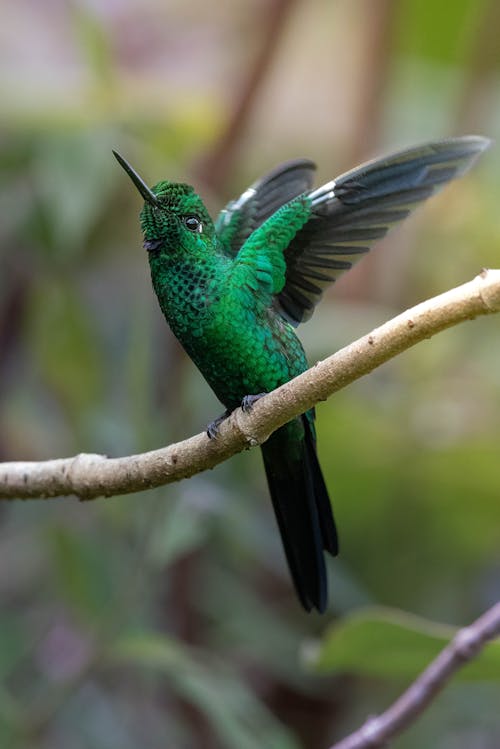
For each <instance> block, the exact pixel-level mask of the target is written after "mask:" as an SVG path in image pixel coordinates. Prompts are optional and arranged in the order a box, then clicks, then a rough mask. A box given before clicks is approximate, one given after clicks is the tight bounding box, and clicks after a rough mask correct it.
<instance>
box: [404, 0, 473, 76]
mask: <svg viewBox="0 0 500 749" xmlns="http://www.w3.org/2000/svg"><path fill="white" fill-rule="evenodd" d="M486 2H488V0H455V2H454V3H430V2H422V0H403V2H400V3H399V7H398V11H399V18H398V25H397V28H396V33H395V38H396V39H397V44H398V47H399V49H400V50H401V51H402V52H403V53H404V54H405V55H409V56H411V55H415V56H419V57H422V58H424V59H427V61H428V62H433V61H439V62H442V63H443V62H444V63H453V62H457V61H459V60H460V59H461V57H462V56H463V54H464V52H465V51H466V49H467V48H468V46H469V44H470V42H471V40H472V39H474V34H475V31H476V26H475V24H474V23H472V20H473V19H477V18H478V16H479V15H480V14H481V12H482V10H483V8H484V6H485V4H486Z"/></svg>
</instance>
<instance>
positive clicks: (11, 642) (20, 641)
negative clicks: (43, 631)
mask: <svg viewBox="0 0 500 749" xmlns="http://www.w3.org/2000/svg"><path fill="white" fill-rule="evenodd" d="M25 652H26V633H25V632H24V631H23V627H22V626H21V622H20V621H19V618H18V617H17V616H12V615H9V614H5V613H3V614H2V617H1V619H0V679H3V678H5V677H6V676H7V674H8V673H9V672H10V671H11V669H12V668H13V667H14V666H15V665H16V663H17V662H18V660H19V659H20V658H21V657H22V656H23V655H24V654H25Z"/></svg>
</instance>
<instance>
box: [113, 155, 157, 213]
mask: <svg viewBox="0 0 500 749" xmlns="http://www.w3.org/2000/svg"><path fill="white" fill-rule="evenodd" d="M113 155H114V157H115V159H116V160H117V162H118V163H119V164H120V166H121V167H122V168H123V169H124V170H125V171H126V172H127V174H128V176H129V177H130V179H131V180H132V182H133V183H134V185H135V186H136V187H137V189H138V190H139V192H140V193H141V195H142V197H143V198H144V200H146V201H147V202H148V203H151V205H154V206H159V205H160V203H159V201H158V198H157V197H156V195H155V194H154V192H152V191H151V190H150V189H149V187H148V186H147V184H146V183H145V182H144V180H143V179H142V178H141V177H139V175H138V174H137V172H136V171H135V169H132V167H131V166H130V164H129V163H128V161H125V159H124V158H123V156H120V154H119V153H117V152H116V151H113Z"/></svg>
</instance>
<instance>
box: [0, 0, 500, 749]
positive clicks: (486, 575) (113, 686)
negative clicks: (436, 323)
mask: <svg viewBox="0 0 500 749" xmlns="http://www.w3.org/2000/svg"><path fill="white" fill-rule="evenodd" d="M499 28H500V5H499V4H498V3H497V2H495V0H456V1H455V2H454V3H448V2H444V1H442V0H437V1H436V0H375V1H374V0H350V1H349V2H347V0H337V1H336V2H333V1H332V0H311V1H308V2H305V0H302V2H300V0H295V2H294V1H293V0H246V2H244V1H243V0H240V2H233V3H228V2H225V3H224V2H216V1H215V0H205V1H204V2H202V1H201V0H189V2H186V0H182V2H181V0H166V1H165V0H164V1H160V0H108V2H106V3H100V2H98V0H73V1H72V2H70V1H69V0H67V1H65V0H17V2H15V3H14V2H11V1H10V0H7V2H4V3H3V4H2V6H1V8H0V101H1V115H0V212H1V221H0V243H1V244H0V456H1V459H3V460H23V459H30V460H42V459H45V458H52V457H63V456H70V455H73V454H75V453H77V452H98V453H105V454H107V455H110V456H119V455H126V454H130V453H136V452H141V451H144V450H149V449H154V448H156V447H160V446H162V445H166V444H168V443H169V442H171V441H173V440H180V439H183V438H185V437H188V436H190V435H191V434H194V433H197V432H199V431H201V430H202V429H203V428H204V427H205V425H206V424H207V423H208V422H209V421H210V420H211V419H212V418H213V417H214V416H215V415H217V414H219V412H220V411H221V407H220V405H219V404H218V403H217V402H216V400H215V397H214V396H213V395H212V394H211V392H210V391H209V389H208V386H206V384H205V383H204V381H203V380H202V378H201V375H199V374H198V373H197V371H196V370H195V368H194V366H193V365H192V364H191V363H190V362H189V361H188V360H187V359H186V357H185V355H184V354H183V352H182V351H181V349H180V347H179V346H178V345H177V343H176V341H175V340H174V339H173V336H172V335H171V333H170V331H169V329H168V327H167V325H166V324H165V322H164V320H163V318H162V317H161V314H160V312H159V309H158V308H157V302H156V299H155V298H154V296H153V293H152V290H151V288H150V280H149V271H148V267H147V259H146V253H145V252H144V251H143V250H142V247H141V236H140V231H139V223H138V211H139V209H140V207H141V205H140V200H139V197H138V195H137V193H136V191H135V190H134V189H133V188H132V186H131V184H130V182H129V180H128V179H127V178H126V176H125V175H124V174H123V172H122V171H121V170H120V168H119V167H118V165H117V164H116V162H115V161H114V159H113V158H112V155H111V149H112V148H116V149H118V150H119V151H120V152H121V153H123V154H124V155H125V156H126V157H127V158H128V159H129V160H130V161H131V163H132V164H133V165H134V166H135V167H136V168H137V169H138V170H139V171H140V173H141V174H142V175H143V176H144V178H145V179H146V181H147V182H149V183H150V184H153V183H155V182H157V181H158V180H159V179H162V178H169V179H174V180H181V181H187V182H190V183H192V184H194V185H195V187H196V188H197V190H198V191H199V192H200V193H201V194H202V195H203V197H204V199H205V200H206V203H207V205H208V206H210V208H211V210H212V211H213V212H214V213H215V212H216V211H217V210H219V209H220V208H221V207H222V205H223V204H224V203H225V202H226V200H227V199H229V198H231V197H234V196H236V195H238V194H239V193H240V192H241V191H242V190H243V189H244V188H245V187H246V186H247V185H248V184H249V183H250V182H251V181H253V180H254V179H255V178H256V177H258V176H259V175H260V174H261V173H264V172H265V171H267V170H268V169H269V168H271V167H272V166H274V165H276V164H277V163H279V162H280V161H281V160H284V159H288V158H292V157H296V156H306V157H310V158H312V159H314V160H315V161H316V162H317V163H318V165H319V174H318V181H321V180H324V181H326V180H328V179H331V178H332V177H334V176H335V175H336V174H338V173H339V172H341V171H343V170H345V169H347V168H350V167H352V166H354V165H355V164H356V163H358V162H359V161H361V160H363V159H365V158H368V157H370V156H372V155H375V154H379V153H381V152H384V151H385V152H387V151H391V150H395V149H396V148H400V147H404V146H408V145H412V144H414V143H417V142H420V141H424V140H426V139H431V138H440V137H444V136H448V135H453V134H464V133H469V132H473V133H478V134H484V135H487V136H490V137H492V138H497V140H498V138H499V134H500V99H499V97H498V91H499V83H500V81H499V72H500V54H499V51H498V29H499ZM499 166H500V156H499V150H498V147H495V146H493V147H492V149H491V150H490V151H489V152H487V153H486V154H485V155H484V156H483V157H482V159H481V162H480V164H479V165H478V166H477V167H476V168H475V169H474V171H473V172H472V173H470V175H469V176H467V178H465V179H464V180H462V181H460V182H457V183H456V184H453V185H452V186H450V187H448V188H447V189H446V190H445V192H444V193H442V194H441V195H440V196H438V197H437V198H435V199H433V200H432V201H431V202H430V203H427V204H426V205H425V207H424V208H423V209H421V210H420V211H419V212H418V213H417V215H416V216H415V217H413V218H412V219H411V220H408V221H407V222H406V223H405V224H404V225H403V226H401V227H400V228H399V229H397V230H395V231H394V232H393V233H392V234H391V235H390V236H389V237H388V238H387V240H386V241H384V242H383V243H381V244H380V245H379V246H378V247H377V249H376V251H375V252H374V253H372V254H371V255H370V257H368V258H367V259H365V260H364V261H363V262H362V263H361V264H360V265H359V266H357V267H356V268H355V269H354V270H353V271H352V272H351V273H349V274H348V275H347V276H345V277H344V278H343V279H342V280H341V281H340V282H339V283H338V284H337V286H336V288H332V289H331V290H330V293H328V295H327V296H326V298H325V300H324V301H323V303H322V305H320V307H319V308H318V310H317V312H316V313H315V316H314V318H313V320H312V321H311V322H310V323H308V324H307V325H305V326H304V327H303V328H301V329H300V334H301V337H302V339H303V341H304V343H305V346H306V349H307V351H308V354H309V357H310V360H311V362H314V361H315V360H317V359H320V358H323V357H325V356H327V355H328V354H330V353H332V352H333V351H335V350H336V349H338V348H339V347H341V346H343V345H345V344H346V343H348V342H350V341H351V340H353V339H354V338H356V337H358V336H360V335H362V334H364V333H366V332H368V331H369V330H371V329H372V328H373V327H375V326H376V325H378V324H380V323H382V322H383V321H385V320H386V319H389V318H390V317H392V316H394V315H395V314H397V313H398V312H400V311H401V310H402V309H404V308H405V307H408V306H411V305H412V304H415V303H417V302H419V301H422V300H423V299H425V298H426V297H429V296H432V295H433V294H436V293H439V292H441V291H444V290H446V289H447V288H449V287H451V286H453V285H457V284H459V283H462V282H464V281H466V280H469V279H471V278H472V277H474V276H475V275H476V274H477V273H478V272H479V271H480V269H481V268H482V267H485V266H486V267H488V266H490V267H498V266H499V264H500V212H499V211H498V204H499V200H500V181H499V178H498V174H499ZM498 338H499V320H498V317H497V318H496V319H495V317H494V316H492V317H491V318H488V319H486V318H485V319H478V320H476V321H475V322H473V323H467V324H465V325H461V326H460V327H458V328H455V329H453V330H450V331H448V332H446V333H443V334H441V335H439V336H438V337H436V338H435V339H433V340H432V341H428V342H425V343H423V344H420V345H419V346H417V347H416V348H415V349H413V350H411V351H409V352H408V353H406V354H404V355H402V356H400V357H398V358H396V359H394V360H393V361H391V362H389V363H388V364H386V365H384V366H383V367H381V368H380V369H378V370H377V371H376V372H374V373H373V374H371V375H370V376H368V377H366V378H364V379H363V380H361V381H359V382H357V383H355V384H354V385H353V386H351V387H350V388H348V389H347V390H344V391H342V392H340V393H339V394H338V395H336V396H335V397H333V398H331V399H330V400H329V401H328V402H326V403H323V404H320V406H319V407H318V432H319V452H320V458H321V462H322V465H323V467H324V471H325V475H326V479H327V483H328V485H329V487H330V490H331V496H332V498H333V501H334V505H335V513H336V518H337V523H338V525H339V528H340V532H341V552H342V553H341V556H340V558H339V559H337V560H335V561H333V560H332V564H331V565H330V573H331V574H330V586H331V606H330V609H329V611H328V612H327V614H326V615H325V616H323V617H320V616H317V615H309V616H308V615H306V614H305V613H303V612H302V611H301V610H300V609H299V606H298V603H297V602H296V600H295V597H294V594H293V591H292V589H291V584H290V581H289V577H288V573H287V571H286V569H285V563H284V560H283V554H282V550H281V546H280V543H279V539H278V533H277V530H276V528H275V521H274V518H273V516H272V511H271V507H270V502H269V499H268V495H267V488H266V486H265V480H264V475H263V470H262V466H261V459H260V455H259V453H258V451H251V452H249V453H246V454H244V455H238V456H236V457H235V458H233V459H232V460H230V461H229V462H227V463H225V464H224V465H221V466H219V467H218V468H217V469H216V470H214V471H210V472H208V473H205V474H202V475H199V476H196V477H194V478H193V479H191V480H189V481H184V482H182V483H180V484H178V485H171V486H168V487H165V488H164V489H160V490H157V491H150V492H147V493H143V494H136V495H133V496H126V497H116V498H112V499H106V500H103V499H101V500H96V501H94V502H88V503H78V502H77V501H76V500H75V499H74V498H65V499H55V500H50V501H48V500H47V501H43V502H42V501H30V502H4V503H2V504H1V506H0V560H1V562H0V747H1V748H2V749H3V748H4V747H5V749H18V748H21V747H22V748H23V749H24V748H25V747H26V748H27V747H30V748H33V749H34V748H35V747H36V748H37V749H48V748H49V747H50V749H59V748H62V747H64V749H91V748H92V749H93V748H94V747H95V748H96V749H115V748H116V749H118V748H119V749H137V747H141V749H146V748H151V749H156V748H157V747H168V748H169V749H170V748H173V749H188V748H191V747H204V749H216V748H217V749H218V748H219V747H222V749H233V748H235V747H238V749H254V748H255V749H257V747H259V749H264V748H267V747H269V748H273V749H274V748H278V749H299V748H300V747H304V748H306V747H307V749H326V747H327V746H329V745H330V744H331V743H333V741H334V740H335V739H338V738H340V737H341V736H343V735H344V734H345V733H347V732H348V731H350V730H353V729H354V728H355V727H357V726H358V725H359V724H360V722H362V720H363V719H364V718H365V717H366V716H367V715H368V714H372V713H376V712H377V711H380V710H382V709H383V708H384V707H386V706H387V705H388V704H389V702H390V701H391V700H392V699H393V698H394V697H395V696H396V695H397V694H398V693H399V692H400V691H401V689H402V688H403V686H404V685H406V684H407V683H408V682H409V680H410V679H411V678H412V677H413V676H414V674H415V672H416V670H418V668H420V667H421V666H422V665H423V664H424V663H425V660H426V653H424V656H425V657H424V658H423V660H422V661H418V658H417V657H416V651H417V648H415V647H413V645H412V643H413V641H412V634H411V631H410V630H411V627H410V628H409V630H408V632H407V635H408V637H409V640H408V642H409V647H408V651H407V652H406V656H405V657H403V656H401V657H398V658H397V659H395V661H394V663H395V668H394V669H393V671H394V673H386V672H387V671H389V672H390V671H391V669H390V668H387V666H388V664H389V663H390V662H391V658H392V657H393V656H394V641H393V639H392V636H389V629H390V628H388V629H387V636H385V639H384V636H382V637H381V638H380V637H379V638H378V639H377V642H376V645H375V643H373V647H372V646H371V640H370V638H371V637H372V633H373V632H374V630H373V629H371V628H370V626H368V627H365V628H361V630H360V631H361V633H362V634H361V635H360V637H361V640H358V645H356V647H354V649H353V652H352V653H351V660H350V663H349V664H347V665H346V664H344V665H343V666H341V665H339V664H338V663H336V661H335V658H334V657H333V655H332V654H330V655H331V656H332V657H331V658H330V659H329V652H328V648H329V647H330V644H329V643H330V639H329V638H331V637H332V638H333V640H332V642H334V641H335V635H334V634H333V631H332V632H330V629H329V628H330V627H331V626H332V625H333V624H335V623H336V622H337V623H339V624H340V626H344V627H345V628H346V629H345V630H344V634H345V632H349V622H350V621H352V617H353V616H354V618H355V617H356V616H359V617H361V619H362V618H363V617H366V618H367V619H368V620H369V619H370V617H371V616H372V613H370V612H376V611H377V610H378V609H373V608H372V607H374V606H384V607H390V609H389V610H385V611H386V615H387V617H388V619H389V620H390V619H391V617H393V618H394V620H398V616H399V615H398V613H397V610H403V611H406V612H410V613H412V614H415V615H418V616H420V617H423V618H425V619H426V620H431V621H435V622H442V623H446V624H449V625H461V624H466V623H468V622H470V621H471V620H472V619H474V618H475V617H476V616H478V615H479V614H480V613H481V612H482V611H483V610H484V609H485V608H486V607H487V606H488V605H491V604H492V603H494V602H495V601H496V600H497V599H498V598H499V594H500V582H499V581H500V523H499V512H498V501H499V466H500V446H499V437H500V427H499V417H500V353H499V344H498ZM391 612H392V613H391ZM373 615H374V614H373ZM403 621H405V620H404V619H403ZM415 621H416V622H417V625H416V628H417V629H418V627H419V625H418V621H419V620H415ZM427 624H428V623H426V625H425V626H423V630H426V631H427V633H428V632H429V631H430V630H432V631H433V632H434V630H433V629H432V626H431V625H429V626H427ZM382 629H383V628H382ZM438 631H441V630H439V628H438V627H436V632H438ZM415 636H416V635H415ZM415 642H416V640H415ZM419 642H420V641H419ZM322 643H323V644H322ZM429 647H430V651H429V652H431V651H432V643H430V645H429ZM375 650H376V654H377V655H378V656H379V665H378V666H377V664H376V663H370V655H371V654H372V653H374V651H375ZM424 650H425V648H424ZM347 652H348V651H347V645H346V646H345V647H344V648H342V653H341V654H343V655H344V656H345V655H346V654H347ZM419 652H420V651H419ZM318 653H323V655H324V665H323V667H322V668H321V673H318V671H319V669H318V668H317V667H315V665H314V654H316V657H317V655H318ZM332 653H333V651H332ZM362 653H363V654H362ZM486 671H487V669H486V670H485V672H484V673H481V669H479V675H477V676H476V677H475V678H472V677H471V678H470V679H468V680H462V681H457V682H456V683H454V684H453V685H452V686H450V687H449V688H448V690H447V691H446V693H445V694H444V695H442V696H441V698H440V700H439V702H438V703H436V705H434V706H432V707H431V709H429V711H428V712H427V713H426V715H425V717H424V718H423V719H422V720H421V721H420V722H419V723H418V725H417V726H415V727H414V728H412V729H411V730H410V731H408V732H407V733H406V734H405V735H404V736H402V737H401V738H399V739H398V740H397V741H395V742H394V744H393V745H394V747H397V748H398V749H416V748H417V747H422V746H433V747H440V748H447V747H453V748H454V749H457V748H458V749H460V748H461V747H464V748H465V747H467V749H469V747H471V746H474V747H475V748H476V749H489V748H490V747H498V746H499V745H500V716H499V714H498V703H499V699H500V668H498V669H496V670H495V669H490V671H489V672H488V674H486ZM486 676H488V678H486Z"/></svg>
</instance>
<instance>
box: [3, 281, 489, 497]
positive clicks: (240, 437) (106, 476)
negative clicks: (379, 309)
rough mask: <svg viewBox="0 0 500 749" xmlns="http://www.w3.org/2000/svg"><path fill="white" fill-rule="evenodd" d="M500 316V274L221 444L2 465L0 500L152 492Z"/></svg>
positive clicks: (443, 303)
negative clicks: (463, 329)
mask: <svg viewBox="0 0 500 749" xmlns="http://www.w3.org/2000/svg"><path fill="white" fill-rule="evenodd" d="M498 311H500V270H489V271H486V270H484V271H482V272H481V274H480V275H479V276H476V278H474V279H473V280H472V281H469V282H468V283H465V284H463V285H462V286H458V287H456V288H455V289H451V290H450V291H447V292H445V293H444V294H440V295H439V296H437V297H434V298H432V299H428V300H427V301H425V302H422V303H421V304H418V305H417V306H416V307H413V308H412V309H410V310H407V311H406V312H403V313H402V314H401V315H398V316H397V317H395V318H394V319H392V320H390V321H389V322H386V323H384V325H382V326H380V327H379V328H376V329H375V330H374V331H372V333H370V334H369V335H366V336H364V337H363V338H360V339H359V340H357V341H355V342H354V343H351V344H350V345H349V346H346V347H345V348H343V349H341V350H340V351H338V352H337V353H336V354H334V355H333V356H330V357H328V359H325V360H324V361H321V362H318V363H317V364H315V365H314V366H313V367H311V369H308V370H307V371H306V372H304V373H303V374H301V375H300V376H299V377H296V378H295V379H294V380H291V381H290V382H287V383H286V384H285V385H283V386H282V387H280V388H278V389H277V390H274V391H273V392H272V393H269V395H267V396H265V397H264V398H262V399H261V400H259V401H258V402H257V403H256V404H255V406H254V407H253V408H252V411H251V412H250V413H244V412H243V411H242V410H241V409H237V410H236V411H234V412H233V414H232V416H231V417H230V418H229V419H226V421H224V422H223V423H222V425H221V428H220V432H219V435H218V437H217V439H214V440H209V439H208V438H207V436H206V434H204V433H202V434H198V435H196V436H195V437H191V438H190V439H187V440H184V441H183V442H179V443H177V444H173V445H170V446H169V447H165V448H162V449H159V450H154V451H152V452H148V453H143V454H142V455H131V456H129V457H124V458H107V457H106V456H103V455H92V454H81V455H77V456H76V457H72V458H60V459H57V460H47V461H41V462H12V463H3V464H0V499H15V498H33V499H34V498H45V497H56V496H59V495H69V494H76V495H77V496H78V497H80V499H93V498H95V497H98V496H103V495H104V496H112V495H116V494H124V493H130V492H135V491H140V490H143V489H150V488H153V487H157V486H162V485H164V484H168V483H171V482H173V481H179V480H180V479H183V478H187V477H188V476H192V475H193V474H195V473H199V472H200V471H204V470H206V469H207V468H213V467H214V466H215V465H217V464H219V463H221V462H222V461H223V460H226V459H227V458H229V457H230V456H231V455H234V454H235V453H237V452H239V451H241V450H243V449H244V448H248V447H252V446H254V445H258V444H261V443H262V442H264V441H265V440H266V439H267V438H268V437H269V435H270V434H272V432H273V431H275V430H276V429H277V428H278V427H280V426H282V425H283V424H285V423H286V422H287V421H289V420H290V419H292V418H294V417H295V416H297V415H298V414H300V413H303V412H304V411H306V410H307V409H309V408H311V407H312V406H314V405H315V404H316V403H318V401H321V400H326V398H328V397H329V396H330V395H332V393H334V392H336V391H337V390H340V389H341V388H344V387H346V385H348V384H350V383H351V382H353V381H354V380H356V379H358V378H359V377H362V376H363V375H365V374H367V373H368V372H371V371H372V370H373V369H375V368H376V367H378V366H379V365H380V364H382V363H383V362H386V361H388V360H389V359H391V358H392V357H393V356H396V354H399V353H401V352H402V351H405V350H406V349H408V348H410V347H411V346H413V345H415V344H416V343H418V342H419V341H422V340H423V339H424V338H430V337H431V336H433V335H434V334H436V333H438V332H440V331H441V330H445V329H446V328H449V327H451V326H452V325H457V324H458V323H460V322H463V321H464V320H469V319H473V318H474V317H477V316H478V315H487V314H490V313H494V312H498Z"/></svg>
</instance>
